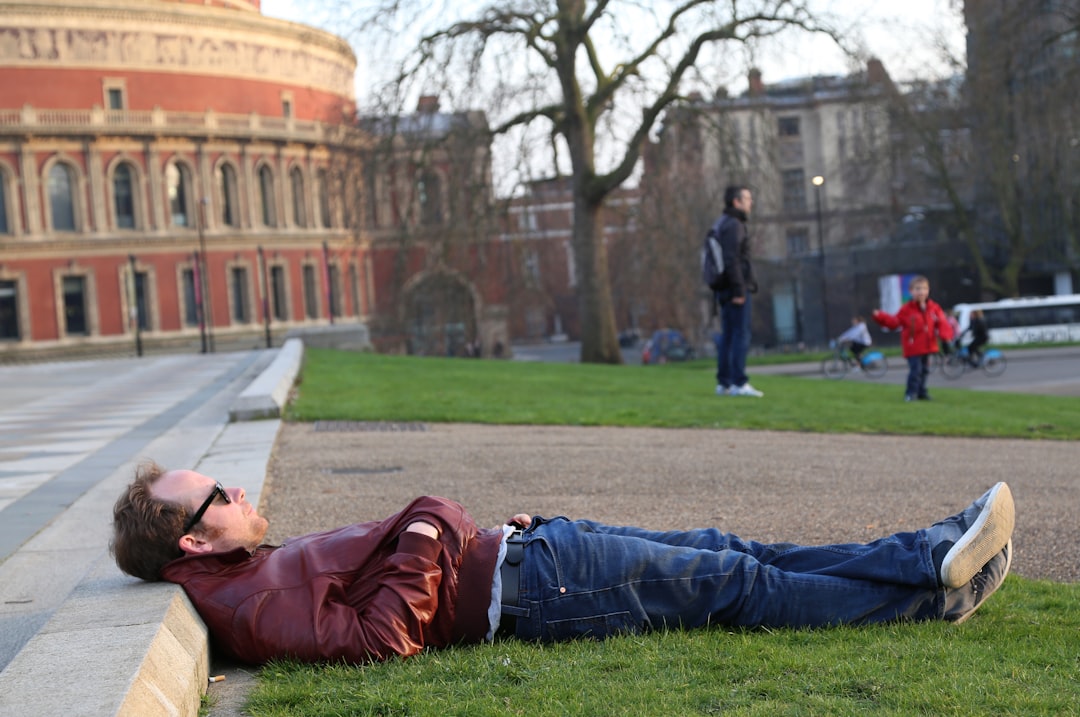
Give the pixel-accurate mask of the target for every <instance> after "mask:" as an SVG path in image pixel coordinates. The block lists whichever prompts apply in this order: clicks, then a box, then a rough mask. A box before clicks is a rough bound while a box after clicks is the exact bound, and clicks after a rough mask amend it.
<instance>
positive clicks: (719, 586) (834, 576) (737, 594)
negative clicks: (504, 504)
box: [504, 518, 945, 641]
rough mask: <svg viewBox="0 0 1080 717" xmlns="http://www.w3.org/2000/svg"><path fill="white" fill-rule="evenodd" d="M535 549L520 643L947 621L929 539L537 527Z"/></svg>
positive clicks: (524, 584) (556, 521) (528, 548)
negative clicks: (713, 628) (711, 629)
mask: <svg viewBox="0 0 1080 717" xmlns="http://www.w3.org/2000/svg"><path fill="white" fill-rule="evenodd" d="M524 540H525V551H524V560H523V562H522V572H521V582H520V585H519V593H518V595H519V598H520V599H519V600H518V605H519V607H517V608H514V611H515V613H517V614H518V617H517V620H516V624H515V628H516V629H515V632H516V635H517V637H519V638H522V639H526V640H542V641H556V640H567V639H573V638H578V637H586V636H588V637H596V638H602V637H606V636H608V635H612V634H616V633H622V632H632V633H636V632H643V631H646V630H649V629H654V628H662V627H684V628H692V627H702V626H705V625H709V624H720V625H739V626H768V627H820V626H824V625H838V624H852V625H858V624H863V623H874V622H883V621H892V620H934V619H940V618H941V617H942V615H943V613H944V602H943V598H944V594H945V591H944V590H943V589H942V588H941V587H939V586H938V578H937V571H936V569H935V567H934V561H933V559H932V556H931V552H930V547H931V546H930V542H929V537H928V536H927V534H926V531H924V530H919V531H915V532H909V533H897V534H895V535H891V536H889V537H886V538H881V539H879V540H875V541H873V542H871V543H868V544H865V545H863V544H843V545H822V546H801V545H795V544H792V543H773V544H763V543H757V542H753V541H746V540H742V539H740V538H738V537H736V536H735V535H732V534H730V533H722V532H720V531H719V530H714V529H706V530H690V531H685V532H684V531H671V532H654V531H649V530H644V529H641V528H632V527H616V526H609V525H603V524H600V523H595V522H592V521H584V520H579V521H570V520H567V519H566V518H553V519H550V520H544V519H542V518H535V519H534V520H533V527H532V528H530V529H529V530H526V531H525V534H524ZM505 609H506V608H504V610H505Z"/></svg>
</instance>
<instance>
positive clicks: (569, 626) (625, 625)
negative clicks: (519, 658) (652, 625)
mask: <svg viewBox="0 0 1080 717" xmlns="http://www.w3.org/2000/svg"><path fill="white" fill-rule="evenodd" d="M641 630H642V628H641V625H640V624H638V622H637V621H636V620H634V616H633V615H631V614H630V613H629V612H626V611H623V612H609V613H606V614H603V615H590V616H587V617H573V618H567V619H563V620H545V621H544V635H543V639H544V640H551V641H560V640H573V639H575V638H582V637H590V638H595V639H598V640H599V639H603V638H605V637H609V636H611V635H617V634H621V633H638V632H641Z"/></svg>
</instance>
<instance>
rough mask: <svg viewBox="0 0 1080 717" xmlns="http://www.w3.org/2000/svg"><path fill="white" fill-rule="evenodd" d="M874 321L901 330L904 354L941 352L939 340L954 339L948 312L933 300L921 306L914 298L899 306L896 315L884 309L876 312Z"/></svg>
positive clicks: (928, 300) (917, 354) (906, 355)
mask: <svg viewBox="0 0 1080 717" xmlns="http://www.w3.org/2000/svg"><path fill="white" fill-rule="evenodd" d="M874 321H876V322H878V323H879V324H881V325H882V326H884V327H885V328H887V329H893V330H895V329H900V345H901V346H902V347H903V349H904V357H905V358H906V357H908V356H923V355H925V354H934V353H937V352H938V350H939V349H938V339H939V338H941V339H943V340H945V341H952V338H953V330H952V326H950V325H949V321H948V319H947V318H946V316H945V312H944V311H942V310H941V307H940V306H938V305H937V303H935V302H934V301H932V300H931V299H927V300H926V308H925V309H921V308H919V303H918V302H917V301H915V300H911V301H909V302H907V303H906V304H904V305H903V306H901V307H900V311H898V312H896V313H895V314H887V313H885V312H884V311H880V310H878V311H875V312H874Z"/></svg>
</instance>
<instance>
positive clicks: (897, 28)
mask: <svg viewBox="0 0 1080 717" xmlns="http://www.w3.org/2000/svg"><path fill="white" fill-rule="evenodd" d="M459 1H462V2H464V1H467V0H459ZM479 1H481V2H482V0H479ZM357 2H358V3H360V4H364V5H367V6H370V0H357ZM808 2H809V3H810V4H811V6H812V7H813V9H814V12H815V13H816V14H817V16H818V17H820V18H821V19H827V20H828V21H829V22H830V24H832V25H833V26H834V27H836V28H837V29H839V30H840V31H841V34H843V35H845V36H858V37H859V38H861V40H862V43H861V44H862V45H863V46H864V47H865V48H866V49H867V51H868V52H869V53H870V54H871V55H873V56H876V57H878V58H879V59H880V60H882V61H883V62H884V63H885V67H886V69H887V71H888V72H889V74H890V75H891V76H892V78H893V79H894V80H897V81H903V80H907V79H912V78H915V77H923V78H926V79H931V78H932V77H941V76H943V75H945V74H947V72H946V70H945V69H943V68H944V67H945V66H946V63H944V62H943V61H942V60H941V57H942V52H941V50H936V49H935V47H937V46H940V45H941V44H942V43H944V44H946V45H947V46H948V47H949V51H950V54H952V55H953V56H954V57H958V58H960V59H961V60H962V59H963V54H964V52H963V51H964V30H963V25H962V20H961V19H960V18H959V17H958V15H959V13H958V12H957V11H954V10H951V9H950V6H951V5H954V4H957V3H958V2H959V0H903V2H899V1H898V0H808ZM342 4H348V2H347V0H338V1H336V2H328V1H327V0H263V1H262V11H263V14H264V15H266V16H268V17H276V18H280V19H283V20H290V21H292V22H299V23H304V24H309V25H313V26H315V27H321V28H323V29H326V30H329V31H331V32H333V33H335V34H337V35H339V36H341V37H343V38H345V39H347V40H349V41H350V42H353V43H354V44H353V47H354V51H355V52H356V56H357V62H358V67H357V76H356V84H355V92H356V99H357V102H358V104H359V106H360V108H361V111H363V110H364V108H365V107H366V106H369V103H370V101H371V100H370V97H369V93H370V88H371V87H372V86H373V83H374V82H375V81H376V80H377V79H378V78H377V77H373V76H372V73H373V72H375V70H374V69H369V68H370V66H369V65H367V64H366V63H365V59H366V58H365V57H364V53H363V52H362V51H361V49H360V48H359V47H358V46H357V44H356V41H357V37H358V34H357V32H356V28H355V27H352V26H350V24H349V20H348V19H347V18H342V17H333V16H332V15H331V11H330V10H328V7H330V8H333V7H340V6H341V5H342ZM643 7H648V4H645V5H643ZM898 8H899V9H898ZM402 42H404V40H402ZM770 42H771V43H772V44H771V45H769V46H768V47H765V48H763V49H761V50H760V52H759V53H758V54H757V55H756V56H754V57H753V58H744V57H742V56H740V57H739V59H738V62H739V63H740V64H743V67H749V66H750V65H749V64H745V63H752V65H753V66H755V67H757V68H759V69H760V70H761V72H762V75H763V79H764V81H765V82H766V84H773V83H776V82H780V81H782V80H786V79H792V78H796V77H806V76H809V75H846V74H848V73H850V72H851V71H852V69H853V68H852V66H851V60H850V59H849V58H848V57H847V56H845V55H844V53H843V52H841V51H840V49H839V48H837V47H836V45H835V43H834V42H833V41H832V40H830V39H828V38H826V37H824V36H822V35H813V36H808V35H807V34H806V33H801V34H800V35H792V36H788V37H785V38H784V39H783V40H780V41H770ZM382 59H386V58H378V57H377V58H372V60H371V62H372V63H379V62H380V60H382ZM731 69H732V71H733V72H734V74H733V75H732V79H731V80H728V79H726V78H725V79H723V80H720V81H721V82H725V83H726V87H727V91H728V92H729V93H730V94H731V95H733V96H735V95H739V94H742V93H743V92H745V91H746V89H747V81H746V74H745V70H739V69H738V68H737V67H735V66H732V68H731ZM858 69H861V68H858ZM694 89H698V90H700V91H703V92H705V93H708V92H711V91H714V90H715V89H716V87H715V86H711V87H707V88H699V87H692V86H690V83H689V82H688V84H687V85H686V86H684V87H683V90H684V91H687V92H688V91H691V90H694ZM412 101H415V100H412ZM407 103H408V102H406V104H407ZM446 109H452V108H446ZM454 109H459V108H454ZM631 114H632V113H631ZM636 116H639V115H635V117H636ZM614 122H615V124H616V125H618V123H619V122H620V120H619V119H616V120H614ZM631 126H632V122H631ZM529 136H531V140H530V141H532V142H539V141H541V140H543V141H545V142H546V141H547V140H544V139H543V138H544V137H546V135H543V134H542V133H541V134H539V135H538V134H536V131H535V130H534V131H533V134H532V135H529ZM498 141H501V142H502V143H503V145H502V147H501V149H500V151H498V152H496V153H495V154H496V156H504V157H505V159H504V163H505V165H506V166H505V167H499V166H497V167H496V168H495V172H496V175H497V176H498V177H500V178H501V179H500V180H499V184H500V191H504V190H505V191H509V188H512V187H514V186H515V185H516V183H517V182H518V181H520V179H521V178H522V177H520V176H518V171H519V169H520V167H521V166H525V167H526V172H528V171H530V170H528V168H527V167H528V164H526V165H520V163H519V162H518V160H516V159H515V157H517V156H519V155H516V154H515V152H516V151H517V149H516V145H515V142H516V141H517V139H515V138H513V137H507V138H501V139H500V140H498ZM598 141H600V140H598ZM539 146H540V145H536V147H539ZM544 146H547V145H546V144H545V145H544ZM536 147H534V148H533V149H531V150H528V151H529V152H530V154H531V153H532V152H534V151H535V149H536ZM612 147H615V148H616V149H614V150H612V151H610V152H609V151H608V150H609V149H611V148H607V147H605V146H602V144H598V149H597V152H598V156H604V157H606V156H609V155H610V156H614V157H618V156H621V154H619V152H618V150H617V148H618V147H619V144H618V140H616V143H615V144H614V145H612ZM531 156H536V155H535V154H531ZM545 156H546V155H545ZM565 159H566V158H565V156H562V157H560V163H561V164H562V163H565ZM544 164H545V162H540V166H543V165H544ZM519 165H520V166H519ZM600 165H601V166H600V169H601V170H602V171H606V170H607V169H610V167H608V166H606V163H604V162H602V161H601V162H600ZM547 171H548V173H550V170H547ZM561 171H563V172H566V171H568V169H567V167H561ZM541 174H544V171H543V170H541ZM504 175H505V176H504ZM526 178H527V177H526Z"/></svg>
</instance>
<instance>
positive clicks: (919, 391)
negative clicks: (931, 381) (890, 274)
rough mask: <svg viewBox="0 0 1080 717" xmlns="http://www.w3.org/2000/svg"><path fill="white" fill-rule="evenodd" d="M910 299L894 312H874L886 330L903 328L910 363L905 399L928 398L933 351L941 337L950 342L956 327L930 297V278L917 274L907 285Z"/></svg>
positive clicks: (905, 355) (901, 336) (902, 338)
mask: <svg viewBox="0 0 1080 717" xmlns="http://www.w3.org/2000/svg"><path fill="white" fill-rule="evenodd" d="M908 291H910V292H911V301H909V302H907V303H906V304H904V305H903V306H901V307H900V311H898V312H896V313H895V314H887V313H885V312H884V311H882V310H881V309H878V310H877V311H875V312H874V321H876V322H878V323H879V324H881V325H882V326H883V327H885V328H886V329H900V344H901V346H903V349H904V358H906V359H907V362H908V379H907V390H906V391H905V393H904V400H905V401H915V400H919V401H929V400H930V394H929V393H927V392H926V375H927V374H928V373H929V372H930V354H934V353H937V351H938V339H942V340H944V341H951V340H952V338H953V330H952V327H951V326H950V325H949V320H948V318H947V317H946V316H945V312H944V311H942V310H941V307H940V306H938V304H937V303H936V302H934V301H931V300H930V281H929V280H928V279H927V278H926V277H925V276H916V277H915V278H914V279H912V280H911V283H910V284H909V285H908Z"/></svg>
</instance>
